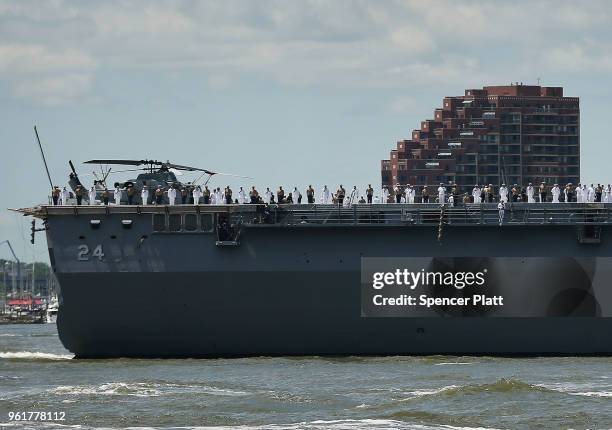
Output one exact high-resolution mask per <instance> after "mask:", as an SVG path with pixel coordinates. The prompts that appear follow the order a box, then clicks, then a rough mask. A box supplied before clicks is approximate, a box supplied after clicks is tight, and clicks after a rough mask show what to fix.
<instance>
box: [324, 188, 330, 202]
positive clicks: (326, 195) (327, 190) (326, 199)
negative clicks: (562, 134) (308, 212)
mask: <svg viewBox="0 0 612 430" xmlns="http://www.w3.org/2000/svg"><path fill="white" fill-rule="evenodd" d="M329 203H330V201H329V188H327V185H325V186H324V187H323V204H324V205H328V204H329Z"/></svg>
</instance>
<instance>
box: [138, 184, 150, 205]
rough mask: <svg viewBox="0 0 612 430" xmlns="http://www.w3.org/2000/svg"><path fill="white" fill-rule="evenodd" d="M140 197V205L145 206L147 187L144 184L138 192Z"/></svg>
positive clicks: (147, 198)
mask: <svg viewBox="0 0 612 430" xmlns="http://www.w3.org/2000/svg"><path fill="white" fill-rule="evenodd" d="M140 198H141V199H142V205H143V206H146V205H147V203H149V189H148V188H147V186H146V185H143V186H142V191H141V192H140Z"/></svg>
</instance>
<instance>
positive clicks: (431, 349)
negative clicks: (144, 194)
mask: <svg viewBox="0 0 612 430" xmlns="http://www.w3.org/2000/svg"><path fill="white" fill-rule="evenodd" d="M87 210H89V211H90V212H91V213H89V214H86V213H83V214H79V215H78V216H68V215H65V214H62V215H59V214H58V216H53V215H52V214H50V213H47V214H46V220H47V225H48V231H47V238H48V243H49V252H50V256H51V261H52V264H53V267H54V269H55V273H56V276H57V279H58V281H59V284H60V288H61V293H60V307H59V314H58V322H57V323H58V324H57V325H58V331H59V336H60V339H61V341H62V343H63V344H64V345H65V347H66V348H67V349H69V350H70V351H72V352H73V353H75V354H76V356H77V357H239V356H253V355H393V354H400V355H404V354H460V355H464V354H467V355H474V354H478V355H481V354H482V355H485V354H490V355H552V354H557V355H574V354H580V355H596V354H606V355H607V354H611V353H612V317H611V316H612V293H611V292H610V291H609V290H612V288H608V287H609V285H608V283H607V279H611V278H610V276H612V268H611V267H610V266H611V264H609V262H610V261H612V260H608V258H609V257H612V247H611V245H610V243H612V241H611V240H610V239H612V237H611V236H612V225H610V226H609V227H608V226H607V225H600V226H599V227H600V229H599V230H598V240H597V241H596V243H588V242H585V241H580V240H578V238H579V236H580V234H579V230H580V228H581V227H580V226H577V225H574V224H559V225H555V224H549V225H542V224H534V225H526V224H525V223H517V224H515V225H504V226H501V227H500V226H497V225H460V224H458V225H456V226H453V225H448V226H445V227H444V231H443V232H442V235H441V236H442V237H439V236H440V235H439V233H440V232H439V226H438V225H431V224H421V225H395V224H393V223H383V224H380V225H357V224H348V225H321V224H309V223H303V224H292V225H286V226H282V227H280V226H278V225H259V224H255V225H245V226H244V227H243V228H242V230H241V236H240V240H239V243H232V244H229V245H228V244H226V243H220V242H218V241H217V240H216V239H217V238H216V237H215V233H214V232H201V231H198V232H185V231H183V232H168V231H166V232H154V231H152V227H151V214H150V213H140V214H138V213H134V211H133V210H132V211H131V212H128V210H127V209H126V208H122V209H121V210H122V211H123V212H119V211H116V212H112V211H110V212H109V211H108V210H107V211H106V212H104V211H103V210H101V209H98V212H97V213H93V212H94V209H87ZM151 210H152V211H158V212H161V210H162V209H161V208H155V209H151ZM176 210H179V209H176ZM185 210H186V209H185ZM189 210H192V209H191V208H190V209H189ZM127 218H129V219H130V220H131V221H132V224H131V225H130V228H129V229H125V228H122V221H123V220H125V219H127ZM92 220H97V221H101V222H99V223H98V224H96V225H95V227H94V224H92ZM84 245H85V247H86V248H87V249H88V253H85V255H84V256H83V248H80V247H83V246H84ZM97 246H101V248H100V249H103V256H101V255H100V253H98V255H95V254H96V252H95V249H96V247H97ZM82 257H85V258H82ZM364 258H404V259H411V258H415V259H422V258H432V259H436V261H445V262H448V261H449V260H452V261H457V259H459V260H460V261H459V263H456V264H464V263H463V262H462V261H465V260H466V259H468V260H470V261H472V260H475V261H478V262H482V261H485V262H486V261H489V262H490V261H493V263H487V264H492V266H491V267H495V271H496V275H495V276H497V279H496V281H495V288H496V289H497V290H498V291H503V292H505V294H507V295H509V296H510V299H512V300H514V302H513V303H514V305H513V306H514V310H512V309H510V310H509V312H510V314H511V316H507V315H506V314H504V312H501V313H496V312H494V311H492V312H491V313H490V314H489V313H485V314H481V313H480V314H479V313H478V312H476V313H471V312H470V310H463V311H461V312H460V313H459V314H457V313H453V312H452V311H449V310H448V309H438V310H436V312H434V313H433V314H431V315H421V314H418V313H417V314H415V315H400V316H393V315H391V316H389V315H380V316H369V315H367V309H365V310H364V295H363V294H364V289H363V288H364V287H363V261H364ZM542 258H545V259H546V260H542ZM534 259H535V260H534ZM538 259H539V260H538ZM517 262H518V263H517ZM519 263H520V264H523V265H522V266H516V267H515V265H517V264H519ZM453 264H455V263H453ZM470 264H471V263H470ZM479 264H480V263H479ZM513 273H516V277H515V276H514V275H512V274H513ZM519 274H520V276H519ZM526 274H528V276H527V275H526ZM582 284H584V285H582ZM568 294H569V295H568ZM559 297H571V298H572V300H570V301H568V300H565V301H564V302H563V303H562V304H561V305H559V304H558V303H557V302H555V300H556V301H558V300H557V299H558V298H559ZM573 298H576V300H574V299H573ZM553 302H554V303H556V304H554V305H551V303H553ZM512 312H514V314H513V313H512ZM510 314H509V315H510Z"/></svg>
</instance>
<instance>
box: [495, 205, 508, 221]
mask: <svg viewBox="0 0 612 430" xmlns="http://www.w3.org/2000/svg"><path fill="white" fill-rule="evenodd" d="M497 211H498V213H499V225H502V224H503V223H504V215H505V214H506V203H504V202H499V203H498V204H497Z"/></svg>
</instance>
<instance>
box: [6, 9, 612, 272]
mask: <svg viewBox="0 0 612 430" xmlns="http://www.w3.org/2000/svg"><path fill="white" fill-rule="evenodd" d="M611 77H612V2H609V1H596V0H587V1H583V2H577V1H562V0H555V1H537V0H536V1H533V0H529V1H492V0H488V1H458V0H448V1H447V0H436V1H431V2H429V1H424V0H423V1H411V0H407V1H400V0H397V1H394V0H386V1H382V0H381V1H371V0H363V1H360V0H355V1H345V0H334V1H324V0H311V1H307V0H304V1H268V0H258V1H247V0H244V1H233V0H223V1H221V0H219V1H205V0H201V1H200V0H198V1H195V0H168V1H142V2H140V1H127V0H120V1H113V0H109V1H104V2H83V1H64V0H50V1H28V0H15V1H12V0H0V154H1V155H0V175H1V176H0V179H1V180H2V190H3V192H2V204H1V205H0V242H1V241H3V240H6V239H8V240H10V241H11V243H13V245H14V248H15V250H16V252H17V254H18V256H19V258H20V259H22V260H24V261H32V260H33V259H36V260H41V261H46V260H47V255H46V245H45V240H44V238H43V236H42V235H38V240H37V244H36V245H35V246H31V245H30V244H29V232H28V227H29V225H28V224H27V223H28V220H27V219H26V218H23V217H21V216H19V215H16V214H14V213H12V212H9V211H8V210H6V209H7V208H16V207H26V206H32V205H35V204H37V203H40V202H44V201H46V195H47V193H48V189H49V184H48V180H47V178H46V174H45V171H44V167H43V164H42V160H41V157H40V153H39V151H38V147H37V144H36V140H35V136H34V132H33V126H34V125H37V127H38V130H39V133H40V137H41V140H42V144H43V146H44V148H45V151H46V157H47V162H48V164H49V169H50V172H51V177H52V180H53V182H54V184H57V185H60V186H63V185H65V184H66V181H67V176H68V173H69V167H68V160H73V162H74V163H75V165H76V168H77V170H78V171H79V173H80V174H81V177H82V179H83V180H84V182H86V183H87V182H88V181H89V182H91V181H92V180H93V175H92V170H93V169H92V167H91V166H89V167H88V166H87V165H83V164H81V163H82V162H83V161H85V160H88V159H91V158H136V159H142V158H155V159H159V160H170V161H172V162H174V163H177V164H187V165H193V166H198V167H204V168H207V169H210V170H216V171H221V172H228V173H235V174H241V175H247V176H251V177H253V178H254V179H253V180H245V179H243V180H238V179H235V178H229V177H220V176H219V177H216V178H215V179H213V181H212V184H213V185H215V186H225V185H230V186H231V187H232V188H233V189H234V190H237V189H238V187H239V186H240V185H242V186H244V187H247V186H248V187H250V186H251V185H256V186H257V187H258V188H259V189H260V190H261V189H262V188H263V189H265V187H266V186H269V187H271V188H277V187H278V185H283V186H284V188H285V189H293V187H294V186H298V187H299V188H301V189H302V190H303V189H305V187H306V186H307V185H309V184H312V185H313V186H314V187H315V188H317V189H320V188H322V186H323V185H324V184H327V185H329V186H330V188H332V189H336V188H337V186H338V185H339V184H343V185H344V186H345V187H352V186H353V185H357V186H358V187H359V188H360V189H364V188H365V187H366V186H367V184H369V183H371V184H372V185H374V187H375V188H378V187H379V186H380V160H381V159H387V158H388V157H389V151H390V150H391V149H392V148H394V147H395V142H397V141H398V140H402V139H405V138H409V137H410V132H411V130H412V129H413V128H415V127H419V124H420V121H421V120H423V119H426V118H431V117H432V115H433V111H434V109H435V108H436V107H440V106H441V101H442V98H443V97H444V96H448V95H462V94H463V92H464V89H466V88H479V87H482V86H483V85H500V84H502V85H503V84H508V83H510V82H523V83H525V84H536V83H537V82H538V79H539V80H540V82H541V83H542V85H550V86H563V87H564V88H565V95H567V96H576V97H580V104H581V146H582V148H581V171H582V180H583V181H587V182H593V181H595V182H605V183H608V182H612V172H611V171H610V168H609V166H610V160H612V153H611V152H610V150H609V145H610V142H609V137H608V136H609V135H608V133H607V132H606V131H605V130H607V128H608V127H607V126H608V124H607V121H608V120H609V117H610V106H609V105H610V102H611V101H612V78H611ZM128 176H129V175H128ZM112 179H113V180H115V179H117V180H124V179H129V177H123V176H121V175H119V174H118V175H117V176H113V177H112ZM186 179H193V178H186ZM9 256H10V254H9V252H8V248H7V247H6V245H3V246H0V258H8V257H9Z"/></svg>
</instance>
